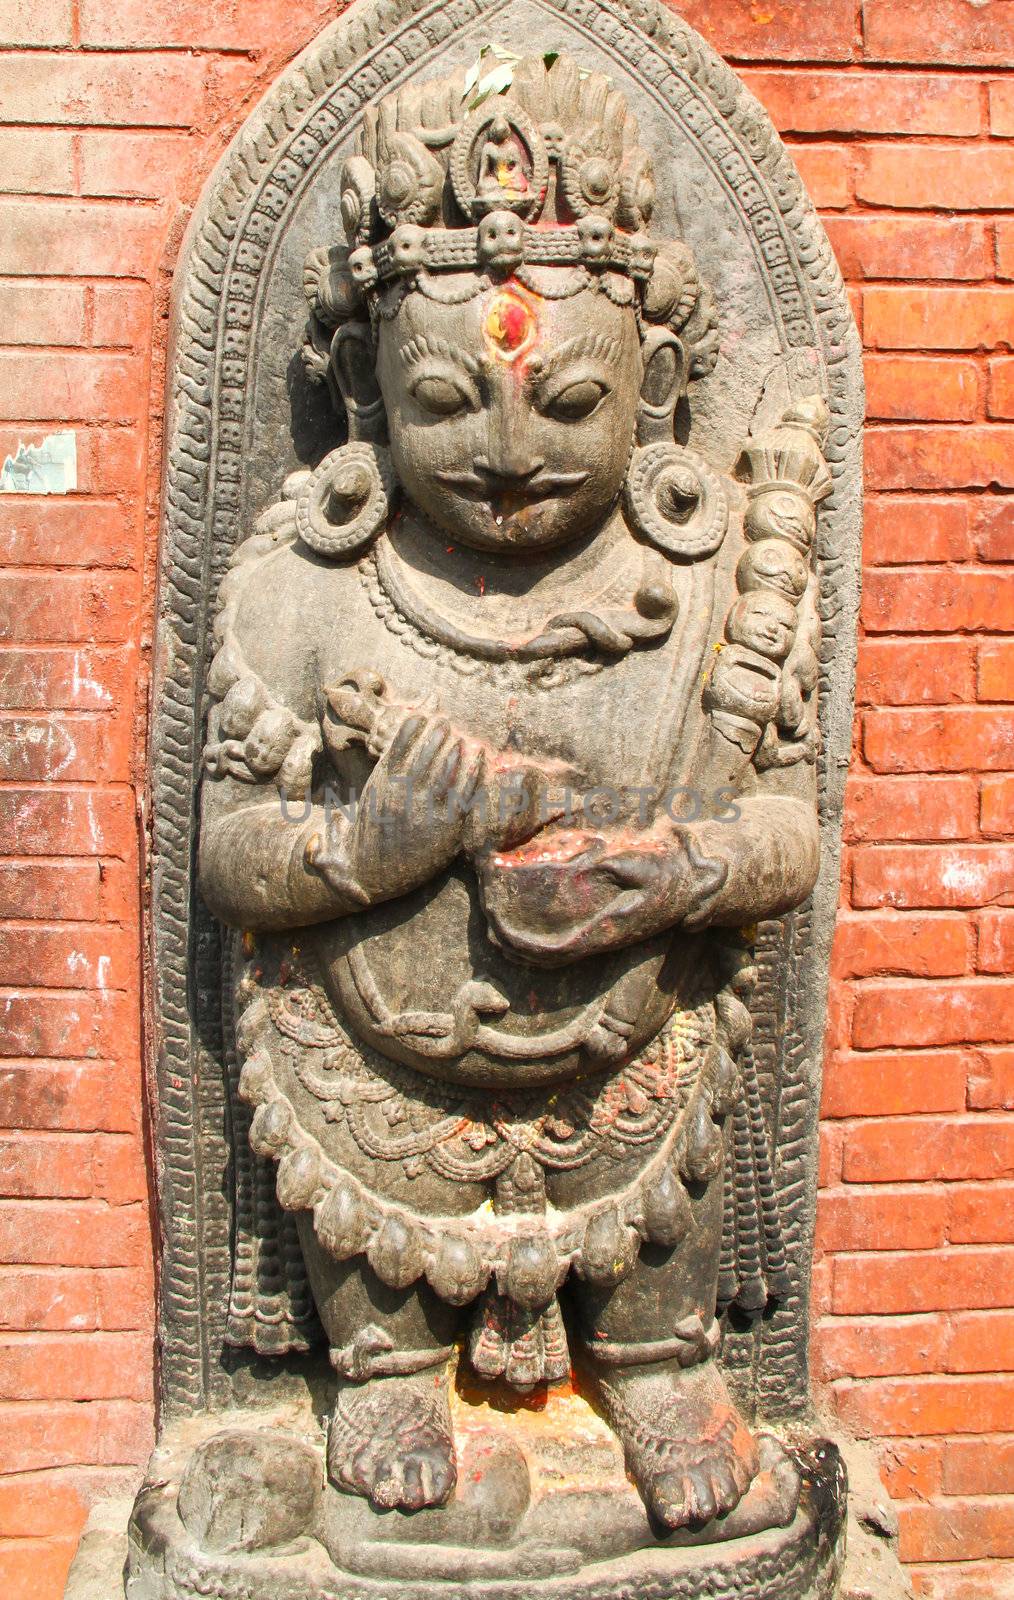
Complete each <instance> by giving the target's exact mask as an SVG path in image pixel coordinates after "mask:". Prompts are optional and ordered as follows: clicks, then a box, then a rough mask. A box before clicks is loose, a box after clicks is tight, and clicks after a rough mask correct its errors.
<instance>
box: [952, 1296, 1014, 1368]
mask: <svg viewBox="0 0 1014 1600" xmlns="http://www.w3.org/2000/svg"><path fill="white" fill-rule="evenodd" d="M946 1362H947V1365H946V1367H945V1369H944V1370H945V1371H947V1372H1014V1312H1012V1311H965V1312H960V1313H957V1314H956V1315H954V1316H952V1317H950V1318H949V1319H948V1326H947V1354H946Z"/></svg>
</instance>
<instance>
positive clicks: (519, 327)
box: [486, 290, 535, 356]
mask: <svg viewBox="0 0 1014 1600" xmlns="http://www.w3.org/2000/svg"><path fill="white" fill-rule="evenodd" d="M534 333H535V314H534V312H533V311H532V309H531V307H530V306H527V305H526V304H525V302H524V301H523V300H521V299H520V298H519V297H518V296H517V295H515V294H511V293H510V292H509V291H506V290H505V291H504V292H503V293H502V294H498V295H495V296H494V298H493V302H492V304H491V306H490V308H489V312H488V313H487V316H486V338H487V339H488V340H489V342H490V343H491V344H492V345H494V346H495V348H496V349H497V351H498V352H499V353H500V354H501V355H505V356H515V355H517V353H518V351H519V350H521V349H523V348H524V346H525V345H526V344H528V343H529V341H530V340H531V339H532V337H533V335H534Z"/></svg>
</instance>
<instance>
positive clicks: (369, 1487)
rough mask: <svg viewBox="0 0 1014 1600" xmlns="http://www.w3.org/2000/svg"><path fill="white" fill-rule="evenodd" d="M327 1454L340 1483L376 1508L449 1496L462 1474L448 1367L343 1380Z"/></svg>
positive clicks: (410, 1507) (411, 1507)
mask: <svg viewBox="0 0 1014 1600" xmlns="http://www.w3.org/2000/svg"><path fill="white" fill-rule="evenodd" d="M327 1458H328V1473H329V1476H330V1478H331V1481H332V1482H333V1483H334V1484H335V1485H336V1487H337V1488H339V1489H343V1490H345V1491H346V1492H347V1493H349V1494H358V1495H362V1496H363V1498H364V1499H367V1500H369V1501H370V1502H371V1503H372V1504H373V1505H375V1506H376V1507H377V1508H378V1510H381V1511H392V1510H395V1509H397V1508H401V1509H402V1510H405V1511H421V1510H422V1509H423V1507H424V1506H438V1505H443V1504H445V1502H446V1501H447V1500H448V1499H449V1498H450V1495H451V1492H452V1490H453V1489H454V1485H455V1482H456V1481H457V1467H456V1464H455V1458H454V1441H453V1437H452V1433H451V1417H450V1407H449V1403H448V1393H447V1376H446V1373H443V1374H440V1375H438V1377H437V1381H436V1382H435V1381H434V1376H433V1374H432V1373H430V1374H423V1375H420V1376H419V1377H409V1378H400V1377H392V1378H373V1379H371V1380H369V1381H368V1382H367V1383H363V1384H357V1385H354V1386H353V1385H349V1386H348V1387H346V1388H343V1389H342V1390H341V1391H340V1392H339V1395H338V1400H337V1404H336V1406H335V1412H334V1416H333V1418H332V1421H331V1429H330V1434H329V1437H328V1452H327Z"/></svg>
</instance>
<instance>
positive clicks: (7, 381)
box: [0, 351, 142, 423]
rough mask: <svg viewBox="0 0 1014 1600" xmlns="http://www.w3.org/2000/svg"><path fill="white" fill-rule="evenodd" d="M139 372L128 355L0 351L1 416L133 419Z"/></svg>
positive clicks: (138, 400) (27, 419) (138, 398)
mask: <svg viewBox="0 0 1014 1600" xmlns="http://www.w3.org/2000/svg"><path fill="white" fill-rule="evenodd" d="M141 379H142V373H141V368H140V366H139V364H138V363H136V362H134V361H132V360H130V358H129V357H127V356H120V355H99V354H96V353H94V352H92V351H88V352H84V351H82V352H80V353H79V352H77V351H73V352H68V351H51V352H50V351H47V352H43V351H30V352H25V351H19V352H17V353H16V354H15V353H14V352H4V353H0V388H2V392H3V396H4V399H3V406H4V412H5V414H6V416H8V417H12V418H17V419H18V420H19V421H25V422H36V421H59V422H61V423H67V422H133V421H135V420H136V419H137V416H138V409H139V406H140V404H141V388H142V383H141Z"/></svg>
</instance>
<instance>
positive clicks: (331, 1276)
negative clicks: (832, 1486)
mask: <svg viewBox="0 0 1014 1600" xmlns="http://www.w3.org/2000/svg"><path fill="white" fill-rule="evenodd" d="M653 199H654V177H653V168H652V162H651V160H650V158H649V156H648V155H647V154H646V152H645V151H644V150H643V149H642V148H641V147H640V145H639V143H638V133H637V128H636V125H635V123H634V120H633V117H632V115H631V113H630V110H629V108H628V106H627V103H626V101H625V99H624V97H623V96H622V94H621V93H619V92H618V91H617V90H616V89H615V88H614V87H612V86H611V84H610V83H609V82H608V80H607V79H606V78H604V77H603V76H601V75H598V74H596V73H589V72H584V71H581V70H579V68H578V66H577V65H576V64H575V63H574V62H573V61H571V60H569V59H567V58H566V57H565V56H560V57H546V58H543V57H537V58H534V59H532V60H526V61H525V62H523V63H522V64H521V65H520V66H519V67H518V68H517V69H516V70H515V72H514V76H513V81H512V83H511V85H510V87H509V88H508V89H507V90H505V91H504V92H502V93H498V94H495V95H493V96H491V97H490V98H488V99H487V100H485V101H484V102H483V103H481V104H480V105H479V106H478V107H476V108H474V109H473V108H470V107H469V106H468V104H467V101H466V97H465V93H464V89H463V79H461V78H455V79H453V80H449V81H448V80H444V81H438V82H430V83H423V84H410V85H409V86H408V87H406V88H403V89H400V90H398V91H396V92H394V93H392V94H391V95H390V96H389V97H388V98H387V99H385V100H383V101H382V102H381V103H380V105H379V107H378V108H376V109H375V110H372V111H368V112H367V115H366V118H365V122H364V125H363V128H362V133H361V142H360V148H359V151H358V153H357V154H356V155H355V156H353V157H352V158H351V159H349V160H348V161H347V163H346V166H345V169H344V173H343V177H342V196H341V223H342V226H343V229H344V234H345V238H344V240H343V241H342V242H339V243H335V242H329V241H324V242H322V247H321V248H320V249H319V250H316V251H315V252H314V253H313V254H312V255H311V257H310V259H309V261H308V262H307V266H306V275H305V287H306V294H307V298H308V300H309V305H310V313H311V314H310V323H309V335H308V340H307V345H306V349H305V359H306V361H307V363H308V365H309V368H310V371H311V374H312V375H313V376H314V377H315V378H316V379H317V380H319V381H322V382H326V383H327V384H328V385H329V386H330V389H331V392H332V395H333V398H334V401H335V405H336V408H337V409H338V411H339V413H340V414H342V415H344V416H345V417H346V418H347V425H348V442H347V443H345V444H342V445H341V446H340V447H338V448H336V449H335V450H334V451H333V452H332V453H331V454H330V455H328V456H327V457H326V459H324V460H323V461H322V462H321V463H320V465H319V466H318V467H317V468H316V470H315V471H313V472H312V473H308V472H300V473H296V474H295V475H294V476H292V477H290V478H289V479H288V480H287V481H286V483H285V484H284V486H283V487H282V488H281V497H280V499H279V501H278V503H277V505H275V506H273V507H272V508H271V509H270V510H269V511H267V512H266V513H265V514H264V515H263V517H262V518H261V519H260V521H259V522H258V524H257V526H256V528H255V529H254V530H253V531H252V533H251V536H250V537H248V538H247V539H246V540H245V541H244V542H243V543H242V544H241V546H240V547H239V549H238V551H237V554H236V556H235V558H234V561H233V564H232V568H231V570H230V571H229V573H228V575H227V577H226V579H225V581H224V584H223V587H222V596H221V605H220V610H219V615H218V620H217V631H216V636H215V646H216V651H217V654H216V656H215V660H214V665H213V667H212V671H211V677H210V688H211V693H212V696H213V705H212V709H211V713H210V718H209V733H208V743H207V747H206V751H205V768H206V771H205V778H204V788H203V805H202V821H201V840H200V883H201V889H202V892H203V894H204V896H205V898H206V900H207V902H208V904H209V905H210V907H211V908H212V910H213V911H214V912H215V913H216V915H217V916H218V917H219V918H220V919H221V920H222V921H223V922H224V923H226V924H228V925H229V926H230V927H231V928H233V929H236V930H240V931H241V933H242V938H241V939H238V940H237V941H236V982H235V993H236V1011H237V1016H236V1038H237V1045H238V1051H239V1056H240V1059H241V1061H242V1063H243V1065H242V1076H241V1083H240V1093H241V1095H242V1097H243V1099H244V1101H246V1102H247V1103H248V1104H249V1105H250V1106H251V1107H253V1108H255V1110H254V1114H253V1119H252V1123H251V1129H250V1140H251V1143H252V1145H253V1147H254V1150H255V1151H256V1152H258V1154H259V1155H261V1156H269V1157H271V1158H272V1160H273V1161H274V1162H277V1193H278V1198H279V1200H280V1202H281V1205H282V1207H284V1208H285V1210H286V1212H287V1213H291V1214H292V1215H293V1216H294V1218H295V1226H296V1228H298V1238H299V1243H300V1247H301V1250H302V1254H303V1257H304V1261H305V1270H306V1277H307V1280H308V1282H309V1285H310V1287H311V1289H312V1294H313V1298H314V1301H315V1304H316V1310H317V1313H318V1314H319V1318H320V1322H321V1323H322V1324H323V1328H324V1330H325V1333H326V1337H327V1341H328V1345H329V1347H330V1356H331V1362H332V1365H333V1367H334V1371H335V1382H336V1393H335V1395H334V1398H333V1410H332V1414H331V1418H330V1423H329V1431H328V1446H327V1464H328V1473H329V1476H330V1479H331V1481H332V1483H333V1484H334V1485H335V1486H337V1488H338V1489H339V1490H343V1491H346V1492H347V1493H348V1494H350V1495H352V1496H362V1497H365V1498H366V1499H367V1500H369V1501H370V1502H372V1504H373V1506H374V1507H376V1508H401V1509H402V1510H419V1509H420V1508H424V1507H434V1506H441V1505H444V1504H445V1503H447V1502H448V1500H449V1499H450V1498H451V1497H452V1494H453V1491H454V1488H455V1481H456V1471H457V1466H456V1461H455V1450H454V1440H453V1431H452V1426H451V1416H450V1408H449V1386H450V1384H451V1382H452V1381H453V1373H454V1371H455V1369H456V1368H457V1371H458V1373H459V1379H460V1375H461V1374H462V1373H464V1372H466V1371H467V1372H469V1374H470V1380H469V1381H471V1382H473V1383H474V1382H477V1381H478V1382H482V1383H485V1384H488V1385H490V1386H496V1385H506V1386H508V1387H509V1388H511V1389H513V1390H516V1391H520V1392H522V1393H528V1392H531V1391H533V1390H538V1389H540V1388H541V1386H545V1385H553V1384H556V1383H558V1382H561V1381H562V1380H569V1379H570V1378H571V1374H572V1372H573V1373H575V1374H576V1380H575V1381H577V1382H579V1383H580V1385H581V1386H582V1390H583V1392H585V1393H587V1394H588V1395H589V1396H590V1397H591V1399H592V1402H593V1404H594V1405H595V1407H596V1408H597V1410H598V1411H599V1412H600V1414H601V1415H602V1416H603V1417H604V1418H605V1419H606V1420H607V1422H608V1424H609V1425H610V1427H611V1428H612V1429H613V1430H614V1432H615V1434H616V1436H617V1437H618V1439H619V1441H620V1443H621V1445H622V1449H623V1453H624V1457H625V1462H626V1468H627V1472H628V1474H629V1475H630V1477H631V1479H632V1480H633V1482H634V1483H635V1484H636V1486H637V1489H638V1491H639V1493H640V1495H641V1498H642V1500H643V1502H644V1505H645V1507H646V1508H647V1511H648V1513H649V1518H650V1521H651V1523H652V1525H653V1526H654V1527H656V1528H658V1529H661V1530H662V1531H663V1533H670V1532H672V1531H673V1530H679V1529H684V1528H690V1529H701V1528H708V1529H711V1530H712V1534H711V1536H712V1537H714V1538H715V1539H719V1538H723V1537H727V1536H729V1533H730V1532H732V1531H734V1530H735V1531H738V1532H742V1531H744V1527H746V1531H751V1528H752V1530H753V1531H756V1530H757V1529H758V1528H762V1527H764V1526H769V1525H772V1524H773V1523H774V1522H776V1521H777V1522H779V1523H780V1524H782V1525H784V1524H785V1523H787V1522H790V1521H791V1520H792V1517H793V1515H794V1513H795V1505H796V1499H797V1498H798V1493H799V1483H798V1478H797V1476H796V1472H795V1467H794V1466H793V1465H792V1463H791V1461H790V1460H789V1458H788V1457H787V1456H786V1455H785V1454H784V1453H783V1452H781V1450H780V1447H779V1446H777V1445H776V1444H775V1443H774V1441H772V1440H766V1439H760V1440H758V1439H757V1438H756V1437H755V1436H754V1435H753V1434H752V1432H751V1430H750V1428H749V1427H748V1425H747V1423H746V1422H745V1421H744V1419H743V1417H742V1416H741V1415H740V1413H739V1412H738V1410H737V1409H736V1406H735V1404H734V1403H733V1400H732V1398H731V1397H730V1393H729V1391H728V1389H727V1386H726V1381H725V1378H724V1376H723V1373H722V1369H721V1365H720V1362H719V1360H718V1359H717V1355H718V1348H719V1342H720V1325H721V1316H722V1313H723V1311H725V1310H726V1308H728V1307H729V1306H731V1305H733V1304H735V1305H736V1306H737V1307H738V1309H739V1311H741V1312H742V1313H744V1314H747V1315H758V1314H760V1313H762V1312H763V1310H764V1309H765V1307H766V1306H767V1305H768V1303H769V1301H770V1299H771V1298H772V1297H777V1296H778V1294H779V1292H780V1291H781V1290H783V1288H784V1285H783V1274H784V1256H783V1254H782V1246H781V1243H780V1237H779V1219H778V1203H777V1192H776V1186H775V1182H774V1178H773V1170H772V1167H773V1164H772V1156H771V1150H770V1147H769V1135H768V1131H767V1129H766V1127H765V1122H764V1113H763V1110H762V1101H761V1096H760V1091H759V1086H758V1083H757V1079H756V1074H755V1071H754V1069H753V1067H752V1065H751V1061H750V1055H749V1048H748V1047H749V1039H750V1031H751V1021H750V1011H749V1001H750V993H751V989H752V986H753V984H754V983H755V981H756V969H755V967H754V964H753V957H752V948H751V947H752V940H753V937H754V928H755V925H756V924H757V923H758V922H760V921H762V920H765V919H770V918H776V917H778V916H779V915H781V914H783V913H785V912H787V911H789V910H791V909H792V908H794V907H797V906H799V905H800V904H801V903H802V902H803V901H804V900H805V899H806V897H807V896H808V895H809V893H810V891H811V889H812V887H813V885H814V882H815V879H816V875H817V869H818V858H819V842H818V822H817V806H816V780H815V763H816V759H817V755H818V734H817V722H816V705H815V692H816V687H817V676H818V673H817V649H818V644H819V619H818V608H817V586H816V580H815V577H814V576H813V573H812V570H811V550H812V545H813V541H814V537H815V532H816V526H817V511H818V507H819V503H820V501H821V500H822V499H823V498H824V497H825V496H826V495H827V494H828V493H829V492H830V487H831V480H830V475H829V472H828V469H827V466H826V464H825V461H824V455H823V451H824V447H825V444H826V431H827V420H828V419H827V411H826V407H825V405H824V402H823V401H822V400H821V399H820V398H819V397H816V396H808V395H806V394H805V393H802V394H800V395H798V396H797V397H796V399H795V401H794V403H793V404H792V405H791V406H790V408H789V409H788V410H787V411H786V412H785V414H784V416H783V417H782V420H781V421H780V422H779V423H778V424H777V425H776V426H774V427H773V428H770V429H768V430H767V431H762V432H760V433H759V434H758V435H757V436H756V437H751V438H748V439H744V441H743V448H742V453H741V455H740V457H739V459H738V461H736V462H727V463H724V464H718V463H711V462H709V461H707V460H705V459H704V458H703V457H702V456H701V455H700V454H699V453H697V452H695V451H694V450H693V449H690V448H688V447H687V445H686V444H685V443H683V442H681V439H685V438H686V437H687V436H688V426H687V422H688V417H692V414H693V406H694V385H695V382H696V381H697V380H699V379H700V378H702V377H704V376H706V375H707V374H709V373H710V372H711V371H712V370H713V369H714V367H715V364H716V362H717V361H718V360H719V359H720V316H721V308H720V307H719V308H716V306H715V305H714V302H713V298H712V295H711V293H710V292H709V289H708V287H707V285H706V284H705V283H703V282H702V281H701V278H700V275H699V273H698V270H697V268H696V266H695V262H694V258H693V255H692V252H691V250H690V249H689V248H688V246H687V245H686V244H685V243H684V242H682V241H680V240H677V239H671V238H669V239H667V238H660V237H656V236H654V235H653V233H652V231H651V217H652V209H653ZM336 231H337V228H336ZM336 431H337V424H336ZM338 436H339V437H340V435H338ZM765 1482H766V1483H767V1489H766V1490H764V1489H763V1485H764V1483H765ZM758 1484H760V1485H761V1487H760V1488H758ZM762 1491H763V1492H762ZM751 1496H752V1497H753V1499H752V1500H751ZM741 1502H742V1503H743V1506H744V1507H745V1506H746V1505H747V1504H748V1502H749V1503H751V1504H753V1505H754V1507H755V1510H754V1513H753V1520H752V1523H751V1524H749V1525H747V1524H742V1523H741V1524H737V1523H736V1520H735V1517H736V1510H735V1508H737V1507H738V1506H740V1503H741ZM740 1515H742V1508H741V1511H740ZM719 1519H721V1520H719Z"/></svg>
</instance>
